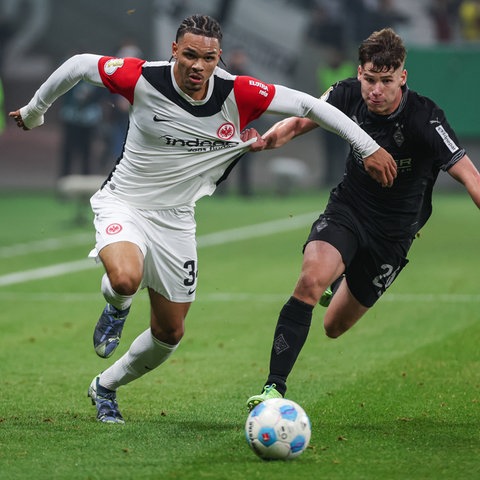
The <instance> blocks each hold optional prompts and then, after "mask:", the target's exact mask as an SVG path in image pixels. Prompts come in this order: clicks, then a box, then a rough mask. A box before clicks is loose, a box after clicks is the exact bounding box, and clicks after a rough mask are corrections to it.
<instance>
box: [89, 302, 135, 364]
mask: <svg viewBox="0 0 480 480" xmlns="http://www.w3.org/2000/svg"><path fill="white" fill-rule="evenodd" d="M129 311H130V307H128V308H126V309H125V310H118V308H115V307H114V306H113V305H110V304H109V303H107V306H106V307H105V308H104V309H103V312H102V315H100V318H99V319H98V322H97V325H96V326H95V331H94V332H93V346H94V347H95V352H96V354H97V355H98V356H99V357H102V358H108V357H110V356H111V355H112V354H113V352H114V351H115V349H116V348H117V347H118V344H119V343H120V337H121V336H122V330H123V325H124V324H125V320H126V319H127V315H128V312H129Z"/></svg>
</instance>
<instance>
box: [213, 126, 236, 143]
mask: <svg viewBox="0 0 480 480" xmlns="http://www.w3.org/2000/svg"><path fill="white" fill-rule="evenodd" d="M234 134H235V126H234V125H233V123H230V122H227V123H224V124H223V125H220V127H219V128H218V130H217V137H218V138H221V139H222V140H230V139H231V138H232V137H233V135H234Z"/></svg>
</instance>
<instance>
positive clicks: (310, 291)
mask: <svg viewBox="0 0 480 480" xmlns="http://www.w3.org/2000/svg"><path fill="white" fill-rule="evenodd" d="M325 288H326V287H325V286H323V285H322V284H321V281H320V280H319V278H318V276H317V275H315V273H314V272H309V271H304V272H302V273H301V275H300V278H299V280H298V283H297V290H298V291H299V292H301V295H302V297H304V298H309V299H311V301H312V302H313V303H317V302H318V300H320V296H321V295H322V293H323V292H324V291H325Z"/></svg>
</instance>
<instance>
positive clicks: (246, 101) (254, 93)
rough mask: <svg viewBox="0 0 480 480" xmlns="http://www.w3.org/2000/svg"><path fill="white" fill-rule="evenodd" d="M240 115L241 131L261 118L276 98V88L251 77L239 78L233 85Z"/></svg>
mask: <svg viewBox="0 0 480 480" xmlns="http://www.w3.org/2000/svg"><path fill="white" fill-rule="evenodd" d="M233 89H234V93H235V100H236V102H237V107H238V112H239V114H240V129H242V130H243V129H244V128H245V127H246V126H247V125H248V124H249V123H250V122H251V121H253V120H255V119H256V118H258V117H260V116H261V115H262V114H263V113H265V111H266V110H267V109H268V106H269V105H270V103H271V101H272V99H273V97H274V96H275V86H274V85H272V84H269V83H263V82H261V81H260V80H257V79H256V78H253V77H249V76H243V75H242V76H238V77H236V78H235V81H234V85H233Z"/></svg>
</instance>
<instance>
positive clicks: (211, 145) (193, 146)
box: [162, 135, 238, 152]
mask: <svg viewBox="0 0 480 480" xmlns="http://www.w3.org/2000/svg"><path fill="white" fill-rule="evenodd" d="M162 138H163V140H164V141H165V144H166V145H169V146H171V147H189V149H190V151H205V152H206V151H210V150H221V149H222V148H232V147H235V146H236V145H238V142H228V141H224V140H213V141H212V140H201V139H199V138H192V139H190V140H186V139H183V138H175V137H171V136H170V135H164V136H162Z"/></svg>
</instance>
